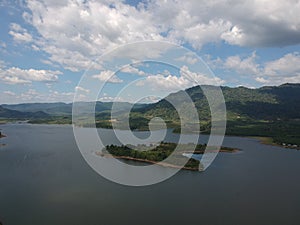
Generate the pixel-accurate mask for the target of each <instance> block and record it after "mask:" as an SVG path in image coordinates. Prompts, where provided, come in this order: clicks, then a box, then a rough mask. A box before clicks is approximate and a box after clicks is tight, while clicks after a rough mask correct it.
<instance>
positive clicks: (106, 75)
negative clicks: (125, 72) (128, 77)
mask: <svg viewBox="0 0 300 225" xmlns="http://www.w3.org/2000/svg"><path fill="white" fill-rule="evenodd" d="M92 77H93V78H95V79H98V80H100V81H103V82H108V83H122V82H123V80H121V79H120V78H119V77H117V76H116V75H115V73H114V72H113V71H111V70H105V71H102V72H101V73H100V74H96V75H93V76H92Z"/></svg>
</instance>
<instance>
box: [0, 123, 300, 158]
mask: <svg viewBox="0 0 300 225" xmlns="http://www.w3.org/2000/svg"><path fill="white" fill-rule="evenodd" d="M11 122H12V121H0V125H5V124H9V123H11ZM25 124H32V125H49V126H51V125H67V126H68V125H71V126H72V124H64V123H28V122H26V123H25ZM84 128H89V127H84ZM98 128H99V129H108V130H111V128H101V127H97V129H98ZM136 131H141V132H142V131H144V130H136ZM175 134H180V133H177V132H175ZM191 134H195V133H191ZM199 134H200V135H201V133H199ZM203 134H205V135H209V134H206V133H203ZM2 137H6V136H5V135H4V136H2ZM2 137H0V138H2ZM225 137H239V138H253V139H256V140H259V141H260V143H261V144H264V145H271V146H276V147H281V148H286V149H293V150H300V146H297V147H293V146H288V145H281V144H278V143H275V142H273V138H272V137H266V136H247V135H225ZM238 151H239V150H238V149H237V151H236V152H238ZM220 152H228V153H232V152H235V151H226V150H225V151H223V150H220ZM200 154H201V153H200Z"/></svg>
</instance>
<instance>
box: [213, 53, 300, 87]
mask: <svg viewBox="0 0 300 225" xmlns="http://www.w3.org/2000/svg"><path fill="white" fill-rule="evenodd" d="M257 58H258V56H257V55H256V53H255V52H253V53H252V54H251V55H250V56H248V57H241V56H239V55H235V56H230V57H228V58H227V59H225V60H221V59H220V58H218V59H217V60H211V62H213V64H214V66H215V67H216V68H221V69H226V70H228V71H229V72H234V73H235V74H237V75H243V76H248V77H249V78H250V79H251V78H253V79H254V80H255V81H257V82H258V83H261V84H266V85H279V84H283V83H299V82H300V55H299V53H297V52H294V53H288V54H286V55H284V56H282V57H281V58H279V59H276V60H273V61H267V62H264V63H258V62H257Z"/></svg>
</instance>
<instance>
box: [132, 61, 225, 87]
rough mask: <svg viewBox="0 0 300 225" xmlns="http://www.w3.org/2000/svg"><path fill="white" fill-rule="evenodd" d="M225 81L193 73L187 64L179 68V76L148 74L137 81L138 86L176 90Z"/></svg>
mask: <svg viewBox="0 0 300 225" xmlns="http://www.w3.org/2000/svg"><path fill="white" fill-rule="evenodd" d="M223 83H225V81H223V80H222V79H220V78H218V77H208V76H207V75H205V74H201V73H195V72H192V71H190V70H189V68H188V67H187V66H182V67H181V68H180V76H175V75H171V74H168V75H163V74H157V75H149V76H147V77H146V78H145V79H144V80H141V81H139V82H137V85H138V86H146V87H150V88H152V89H154V90H164V91H178V90H184V89H187V88H190V87H193V86H196V85H221V84H223Z"/></svg>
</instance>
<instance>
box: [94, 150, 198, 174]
mask: <svg viewBox="0 0 300 225" xmlns="http://www.w3.org/2000/svg"><path fill="white" fill-rule="evenodd" d="M96 155H97V156H101V157H105V158H115V159H124V160H130V161H135V162H144V163H149V164H156V165H159V166H163V167H167V168H173V169H183V170H189V171H200V172H201V170H199V169H198V168H192V167H185V166H184V167H180V166H176V165H173V164H169V163H164V162H157V161H152V160H148V159H139V158H133V157H130V156H113V155H111V154H107V153H102V152H96Z"/></svg>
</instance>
